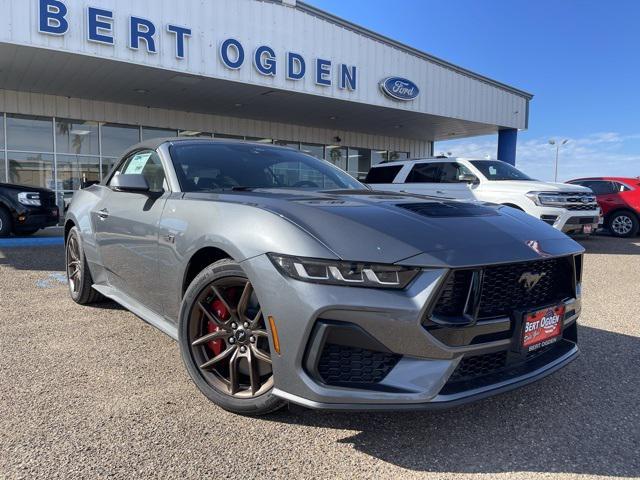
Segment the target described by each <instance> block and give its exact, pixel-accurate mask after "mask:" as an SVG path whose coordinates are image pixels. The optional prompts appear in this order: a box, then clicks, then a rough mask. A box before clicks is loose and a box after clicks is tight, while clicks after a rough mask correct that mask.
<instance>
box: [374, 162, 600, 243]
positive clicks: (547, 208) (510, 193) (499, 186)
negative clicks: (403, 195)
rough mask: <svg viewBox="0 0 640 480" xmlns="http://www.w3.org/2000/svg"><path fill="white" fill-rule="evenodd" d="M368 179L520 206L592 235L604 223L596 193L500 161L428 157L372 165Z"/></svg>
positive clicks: (379, 185) (392, 187)
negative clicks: (537, 176)
mask: <svg viewBox="0 0 640 480" xmlns="http://www.w3.org/2000/svg"><path fill="white" fill-rule="evenodd" d="M365 183H367V184H369V185H371V186H372V187H373V188H375V189H377V190H386V191H392V192H408V193H419V194H423V195H430V196H436V197H443V198H457V199H462V200H481V201H485V202H492V203H498V204H501V205H507V206H509V207H513V208H516V209H518V210H522V211H524V212H526V213H528V214H529V215H532V216H534V217H536V218H539V219H540V220H542V221H543V222H545V223H548V224H549V225H552V226H553V227H554V228H556V229H558V230H560V231H562V232H565V233H584V234H590V233H592V232H593V231H595V229H597V228H598V223H599V221H600V216H599V209H598V203H597V202H596V198H595V196H594V195H593V193H592V192H591V191H590V190H589V189H588V188H584V187H580V186H569V185H566V184H564V183H548V182H541V181H538V180H534V179H532V178H530V177H529V176H528V175H526V174H525V173H523V172H521V171H520V170H518V169H517V168H515V167H514V166H512V165H510V164H508V163H506V162H502V161H500V160H480V159H465V158H428V159H418V160H405V161H399V162H389V163H382V164H379V165H375V166H373V167H371V170H369V174H368V175H367V178H366V179H365Z"/></svg>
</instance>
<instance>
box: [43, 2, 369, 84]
mask: <svg viewBox="0 0 640 480" xmlns="http://www.w3.org/2000/svg"><path fill="white" fill-rule="evenodd" d="M38 2H39V10H38V11H39V14H38V31H39V32H40V33H42V34H46V35H59V36H64V35H65V34H66V33H67V32H68V31H69V21H68V17H69V15H70V14H72V12H69V9H68V7H67V5H66V4H65V3H64V2H63V1H62V0H38ZM83 14H84V15H86V40H87V41H89V42H95V43H101V44H104V45H115V35H114V21H115V20H114V12H113V11H112V10H108V9H105V8H96V7H88V8H86V10H85V12H84V13H83ZM128 23H129V25H128V39H127V46H128V47H129V48H130V49H132V50H139V49H140V48H145V49H146V51H147V52H148V53H150V54H156V53H158V46H159V42H158V40H157V39H158V35H160V32H161V31H162V30H163V29H164V34H165V35H167V36H169V37H171V43H173V46H174V48H175V56H176V58H178V59H180V60H183V59H185V58H186V56H187V53H188V43H189V41H188V40H189V37H190V36H191V34H192V30H191V28H189V27H186V26H181V25H173V24H170V23H169V24H166V25H164V26H163V27H162V28H161V27H160V26H159V25H156V24H155V23H154V22H153V21H151V20H148V19H146V18H142V17H136V16H133V15H132V16H130V17H129V22H128ZM249 55H250V56H251V59H248V58H247V57H248V56H249ZM218 56H219V60H220V62H221V63H222V64H223V65H224V66H225V67H226V68H229V69H232V70H238V69H240V68H243V67H244V66H245V64H247V63H252V64H253V67H254V68H255V69H256V71H257V72H258V73H260V74H261V75H265V76H275V75H278V74H280V71H281V69H283V70H284V74H285V75H286V78H287V79H288V80H293V81H298V80H302V79H303V78H305V76H306V75H307V74H308V71H309V70H310V69H311V68H312V69H313V73H312V74H313V75H314V81H315V83H316V84H317V85H320V86H324V87H330V86H332V85H334V84H336V85H337V86H338V87H339V88H341V89H345V90H352V91H354V90H356V89H357V87H358V68H357V67H356V66H355V65H346V64H343V63H339V64H334V63H333V62H332V61H331V60H328V59H325V58H315V59H313V60H311V61H310V60H309V59H307V58H305V57H304V56H303V55H301V54H299V53H296V52H287V53H286V54H285V55H284V58H281V59H280V58H278V57H277V56H276V53H275V51H274V50H273V48H271V47H270V46H268V45H258V46H256V47H255V49H254V50H253V53H250V52H249V51H248V49H247V46H246V45H245V44H243V43H242V42H241V41H240V40H238V39H235V38H226V39H223V40H222V41H221V42H220V46H219V49H218ZM282 64H283V65H282ZM310 67H311V68H310Z"/></svg>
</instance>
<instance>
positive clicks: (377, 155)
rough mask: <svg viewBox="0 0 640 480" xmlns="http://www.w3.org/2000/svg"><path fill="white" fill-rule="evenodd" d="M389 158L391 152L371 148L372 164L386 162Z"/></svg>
mask: <svg viewBox="0 0 640 480" xmlns="http://www.w3.org/2000/svg"><path fill="white" fill-rule="evenodd" d="M388 159H389V152H387V151H386V150H371V165H377V164H379V163H382V162H386V161H387V160H388Z"/></svg>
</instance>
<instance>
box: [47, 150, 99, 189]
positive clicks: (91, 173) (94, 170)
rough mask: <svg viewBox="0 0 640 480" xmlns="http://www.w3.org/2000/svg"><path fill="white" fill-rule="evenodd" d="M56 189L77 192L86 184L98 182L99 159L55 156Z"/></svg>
mask: <svg viewBox="0 0 640 480" xmlns="http://www.w3.org/2000/svg"><path fill="white" fill-rule="evenodd" d="M56 165H57V174H58V187H59V188H60V189H61V190H77V189H79V188H82V185H84V184H86V183H87V182H98V181H100V158H98V157H89V156H82V155H64V154H60V153H59V154H57V155H56Z"/></svg>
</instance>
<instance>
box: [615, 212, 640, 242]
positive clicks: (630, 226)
mask: <svg viewBox="0 0 640 480" xmlns="http://www.w3.org/2000/svg"><path fill="white" fill-rule="evenodd" d="M638 228H640V225H639V224H638V217H636V216H635V215H634V214H633V213H630V212H624V211H623V212H616V213H614V214H613V215H611V217H610V218H609V231H610V232H611V233H612V234H613V235H614V236H616V237H624V238H627V237H633V236H635V235H637V233H638Z"/></svg>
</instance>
